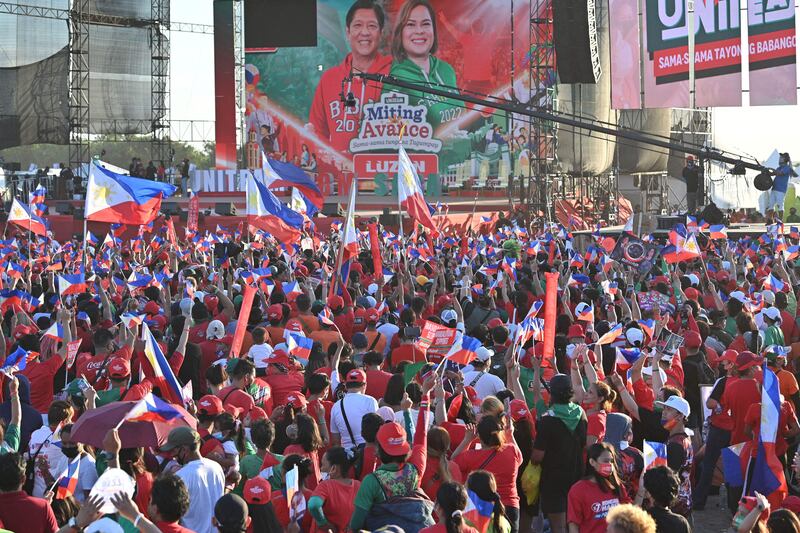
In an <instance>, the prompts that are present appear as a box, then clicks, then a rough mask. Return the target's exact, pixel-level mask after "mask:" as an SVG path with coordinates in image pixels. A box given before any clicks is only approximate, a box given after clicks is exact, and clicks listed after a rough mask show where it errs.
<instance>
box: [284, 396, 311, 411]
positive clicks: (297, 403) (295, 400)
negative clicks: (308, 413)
mask: <svg viewBox="0 0 800 533" xmlns="http://www.w3.org/2000/svg"><path fill="white" fill-rule="evenodd" d="M286 399H287V400H288V402H287V403H289V404H290V405H291V406H292V407H294V408H295V409H297V410H300V409H303V408H305V406H306V405H308V401H307V400H306V396H305V394H303V393H302V392H293V393H291V394H289V395H288V396H286Z"/></svg>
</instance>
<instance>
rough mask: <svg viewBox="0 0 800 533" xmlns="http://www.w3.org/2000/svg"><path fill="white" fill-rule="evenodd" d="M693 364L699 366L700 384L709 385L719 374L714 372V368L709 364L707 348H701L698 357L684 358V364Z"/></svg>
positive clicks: (698, 380)
mask: <svg viewBox="0 0 800 533" xmlns="http://www.w3.org/2000/svg"><path fill="white" fill-rule="evenodd" d="M686 364H691V365H694V366H695V367H696V368H697V382H698V383H699V384H700V385H709V384H711V383H714V381H716V379H717V375H716V374H715V373H714V370H712V369H711V367H710V366H709V365H708V360H707V359H706V351H705V348H701V349H700V351H699V352H698V354H697V358H696V359H690V358H689V357H687V358H686V359H685V360H684V365H686Z"/></svg>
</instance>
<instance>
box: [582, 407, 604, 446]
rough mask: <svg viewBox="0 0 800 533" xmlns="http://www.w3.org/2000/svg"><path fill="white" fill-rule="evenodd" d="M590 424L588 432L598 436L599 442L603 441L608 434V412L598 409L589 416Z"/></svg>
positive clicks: (587, 428)
mask: <svg viewBox="0 0 800 533" xmlns="http://www.w3.org/2000/svg"><path fill="white" fill-rule="evenodd" d="M588 419H589V425H588V426H587V427H586V434H587V435H592V436H594V437H597V441H598V442H603V437H605V436H606V412H605V411H598V412H597V413H592V414H590V415H589V417H588Z"/></svg>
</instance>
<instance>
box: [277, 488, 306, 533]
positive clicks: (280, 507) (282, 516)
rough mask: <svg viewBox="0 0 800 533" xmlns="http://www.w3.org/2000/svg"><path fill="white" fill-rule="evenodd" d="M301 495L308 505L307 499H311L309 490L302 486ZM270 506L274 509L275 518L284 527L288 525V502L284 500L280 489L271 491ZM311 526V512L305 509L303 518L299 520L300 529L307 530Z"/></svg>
mask: <svg viewBox="0 0 800 533" xmlns="http://www.w3.org/2000/svg"><path fill="white" fill-rule="evenodd" d="M303 496H305V498H306V507H308V500H309V499H311V491H310V490H308V489H306V488H304V489H303ZM272 507H273V509H274V510H275V518H277V519H278V523H279V524H280V525H282V526H283V528H284V529H286V527H287V526H288V525H289V504H288V503H287V502H286V495H285V494H284V493H283V491H282V490H276V491H273V493H272ZM310 527H311V513H309V512H308V509H306V512H305V514H304V515H303V519H302V520H301V521H300V531H308V530H309V528H310Z"/></svg>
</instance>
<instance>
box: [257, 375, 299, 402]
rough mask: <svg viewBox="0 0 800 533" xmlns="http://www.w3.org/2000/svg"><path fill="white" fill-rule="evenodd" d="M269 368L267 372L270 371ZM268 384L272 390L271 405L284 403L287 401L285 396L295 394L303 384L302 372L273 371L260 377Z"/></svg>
mask: <svg viewBox="0 0 800 533" xmlns="http://www.w3.org/2000/svg"><path fill="white" fill-rule="evenodd" d="M271 370H272V369H269V370H268V372H271ZM262 379H263V380H264V381H266V382H267V384H269V388H270V389H271V390H272V405H273V406H278V405H286V404H287V403H289V400H287V397H288V396H289V395H291V394H297V393H298V392H300V391H301V390H303V387H304V386H305V380H304V379H303V374H301V373H300V372H295V371H289V373H288V374H280V373H277V372H276V373H274V374H269V375H267V376H264V377H263V378H262Z"/></svg>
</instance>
